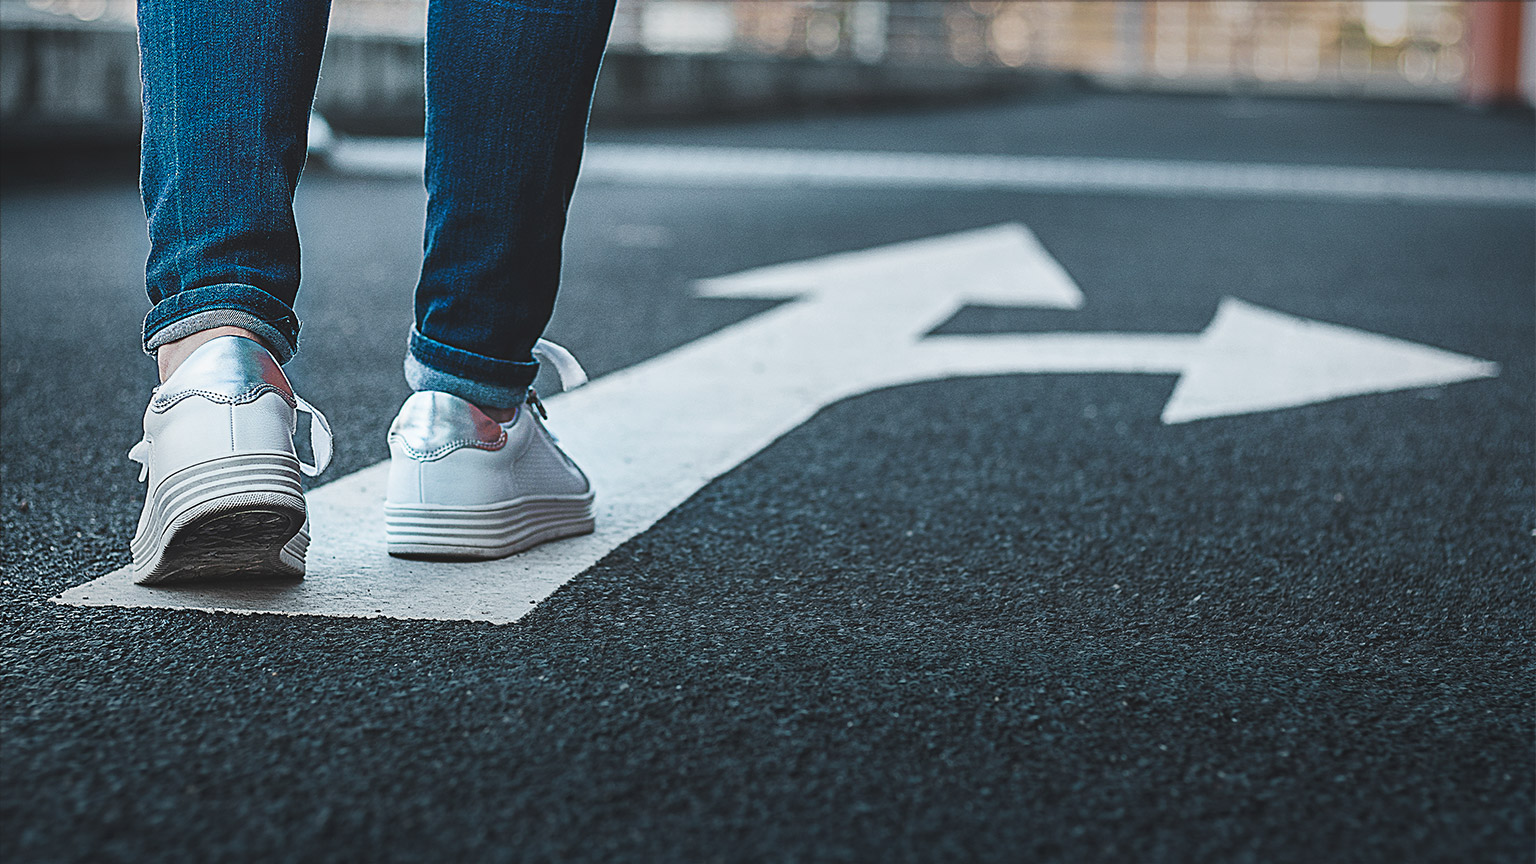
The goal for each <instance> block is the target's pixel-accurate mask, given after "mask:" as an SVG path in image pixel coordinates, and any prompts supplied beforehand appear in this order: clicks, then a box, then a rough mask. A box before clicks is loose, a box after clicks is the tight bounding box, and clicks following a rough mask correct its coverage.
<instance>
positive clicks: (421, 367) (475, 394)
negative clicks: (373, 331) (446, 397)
mask: <svg viewBox="0 0 1536 864" xmlns="http://www.w3.org/2000/svg"><path fill="white" fill-rule="evenodd" d="M538 373H539V364H538V362H537V361H534V360H529V361H527V362H524V363H519V362H516V361H513V360H497V359H496V358H494V357H486V356H484V355H482V354H476V353H474V352H473V351H465V350H464V349H462V348H455V347H453V346H452V345H444V344H443V343H441V342H438V341H436V340H434V339H430V338H428V337H426V336H423V335H422V334H421V331H419V330H415V329H413V330H411V339H410V343H409V345H408V347H407V350H406V354H405V382H406V383H407V384H409V385H410V386H411V389H412V390H416V391H421V390H436V391H440V392H443V393H452V394H453V395H455V396H457V397H459V398H460V399H467V400H469V401H470V402H473V403H474V404H476V405H478V406H480V407H482V408H502V409H505V408H513V407H516V406H518V405H521V404H522V403H523V400H524V399H526V398H528V387H529V385H531V384H533V379H534V377H535V376H536V375H538Z"/></svg>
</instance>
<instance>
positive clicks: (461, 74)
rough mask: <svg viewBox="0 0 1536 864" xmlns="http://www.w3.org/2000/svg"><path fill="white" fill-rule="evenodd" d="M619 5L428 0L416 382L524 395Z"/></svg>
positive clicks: (498, 404)
mask: <svg viewBox="0 0 1536 864" xmlns="http://www.w3.org/2000/svg"><path fill="white" fill-rule="evenodd" d="M613 5H614V0H518V2H485V0H432V2H431V4H430V6H429V7H428V14H427V164H426V184H427V226H426V242H425V250H426V254H425V257H424V259H423V262H422V272H421V281H420V282H419V283H418V284H417V287H416V303H415V306H416V308H415V312H416V318H415V327H414V328H413V329H412V331H411V336H410V341H409V346H408V351H407V354H406V360H405V375H406V380H407V381H408V382H409V383H410V385H411V387H412V389H415V390H441V391H446V392H449V393H453V394H455V395H457V396H460V397H462V398H465V399H468V400H470V401H471V402H475V403H477V404H479V405H482V406H485V407H493V408H510V407H512V406H513V405H516V404H518V403H520V402H521V401H522V400H523V398H524V395H525V394H526V391H527V388H528V385H529V384H531V383H532V382H533V377H534V374H535V372H537V371H538V364H537V363H535V362H534V360H533V356H532V349H533V345H534V343H535V342H536V341H538V338H539V334H540V333H542V332H543V330H544V326H545V325H546V324H548V323H549V316H550V314H551V313H552V312H553V310H554V303H555V289H556V288H557V287H558V285H559V281H560V253H561V248H560V247H561V241H562V238H563V237H564V234H565V215H566V209H567V207H568V206H569V205H570V200H571V191H572V189H573V188H574V186H575V184H576V172H577V169H578V168H579V166H580V163H581V151H582V145H583V143H584V139H585V136H586V127H587V115H588V112H589V110H590V108H591V103H592V88H593V85H594V83H595V81H596V79H597V70H598V65H599V63H600V62H601V60H602V54H603V47H604V45H605V43H606V42H607V37H608V27H609V24H610V22H611V20H612V17H613Z"/></svg>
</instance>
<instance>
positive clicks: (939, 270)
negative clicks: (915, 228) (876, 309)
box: [697, 223, 1083, 309]
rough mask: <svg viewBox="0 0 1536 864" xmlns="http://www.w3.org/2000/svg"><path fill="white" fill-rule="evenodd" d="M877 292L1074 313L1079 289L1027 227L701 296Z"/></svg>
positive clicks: (782, 274) (829, 259)
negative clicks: (941, 296) (942, 295)
mask: <svg viewBox="0 0 1536 864" xmlns="http://www.w3.org/2000/svg"><path fill="white" fill-rule="evenodd" d="M872 286H873V287H879V288H881V289H882V290H889V291H891V292H896V293H900V292H918V293H920V294H923V295H926V296H931V295H933V294H935V293H945V292H947V293H949V294H951V295H953V297H954V299H955V300H956V301H957V302H958V303H976V304H983V305H992V306H1040V307H1046V308H1053V309H1076V308H1078V307H1080V306H1082V305H1083V293H1082V291H1080V290H1078V287H1077V283H1075V282H1073V281H1072V277H1070V276H1068V275H1067V271H1065V270H1063V269H1062V267H1061V265H1060V264H1058V263H1056V259H1055V258H1052V257H1051V255H1050V253H1049V252H1047V251H1045V247H1043V246H1041V245H1040V241H1039V240H1037V239H1035V235H1034V234H1033V233H1032V232H1031V231H1030V230H1029V229H1028V228H1026V227H1024V226H1023V225H1020V224H1018V223H1007V224H1003V225H994V226H992V227H990V228H979V229H976V230H974V231H962V232H960V233H958V234H946V235H944V236H941V237H927V238H924V239H922V240H912V241H909V242H906V243H893V244H891V245H888V246H877V247H875V248H873V249H865V250H862V251H858V252H844V253H839V254H836V255H826V256H823V257H821V258H812V259H809V260H806V261H793V262H790V263H788V264H776V265H773V266H770V267H760V268H758V269H755V270H746V271H743V272H741V273H733V274H731V275H729V276H720V277H717V278H714V279H704V280H701V281H700V282H699V283H698V285H697V290H698V293H699V295H700V296H703V297H755V298H775V299H777V298H790V297H802V296H805V295H809V294H825V293H830V292H836V291H839V290H846V289H850V288H868V287H872Z"/></svg>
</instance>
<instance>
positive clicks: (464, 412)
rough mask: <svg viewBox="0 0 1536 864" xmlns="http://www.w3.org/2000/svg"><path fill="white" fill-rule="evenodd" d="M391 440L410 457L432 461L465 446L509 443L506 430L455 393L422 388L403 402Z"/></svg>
mask: <svg viewBox="0 0 1536 864" xmlns="http://www.w3.org/2000/svg"><path fill="white" fill-rule="evenodd" d="M519 411H521V409H519ZM517 419H518V418H516V417H514V418H513V420H512V422H513V423H515V422H517ZM508 425H511V424H510V423H509V424H508ZM389 440H390V441H396V442H399V444H400V446H401V447H402V448H404V449H405V452H406V453H408V454H410V456H411V458H413V459H416V460H417V461H420V462H431V461H433V460H436V459H441V458H443V457H444V456H447V455H448V454H449V453H452V452H453V451H455V450H458V449H461V448H464V447H474V448H476V449H478V450H490V451H495V450H500V449H501V448H503V447H505V446H507V430H506V429H505V428H503V427H502V425H501V424H500V423H497V422H496V421H495V420H492V419H491V418H490V417H488V416H486V414H485V412H484V411H481V410H480V409H479V408H476V407H475V406H474V405H473V404H471V403H470V402H468V401H466V400H464V399H461V398H459V397H458V396H455V395H453V394H452V393H443V392H441V391H437V390H422V391H419V392H416V393H413V394H411V397H410V398H409V399H406V400H405V404H404V405H402V406H400V414H399V415H398V416H397V417H395V422H394V423H392V424H391V425H390V427H389Z"/></svg>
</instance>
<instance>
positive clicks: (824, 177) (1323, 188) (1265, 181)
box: [327, 139, 1536, 207]
mask: <svg viewBox="0 0 1536 864" xmlns="http://www.w3.org/2000/svg"><path fill="white" fill-rule="evenodd" d="M423 152H424V151H423V145H422V142H421V140H420V139H375V140H352V141H344V142H341V143H340V144H338V145H336V147H335V148H333V149H332V150H331V151H330V152H329V153H328V154H327V159H328V161H329V163H330V164H331V165H332V166H333V167H335V168H336V169H337V170H339V171H342V172H345V173H353V174H365V175H382V176H414V175H419V174H420V173H421V166H422V159H423ZM582 177H583V179H584V180H587V181H589V182H603V183H658V184H671V185H684V186H786V185H813V186H821V187H853V188H875V189H940V190H966V189H977V190H981V189H986V190H1013V191H1025V192H1076V193H1106V194H1131V195H1159V196H1172V197H1195V198H1202V197H1205V198H1212V197H1214V198H1232V197H1241V198H1312V199H1317V198H1322V199H1337V200H1347V201H1377V202H1386V201H1397V202H1405V203H1419V204H1475V205H1484V206H1500V207H1531V206H1536V174H1529V173H1519V172H1510V171H1448V170H1436V169H1423V168H1372V167H1351V166H1341V165H1282V164H1271V163H1249V162H1194V161H1176V160H1159V159H1106V158H1079V157H1063V156H992V155H977V154H959V153H890V152H882V151H872V150H792V149H773V148H740V147H674V146H667V145H650V144H592V145H589V146H588V147H587V153H586V157H585V159H584V161H583V167H582Z"/></svg>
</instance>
